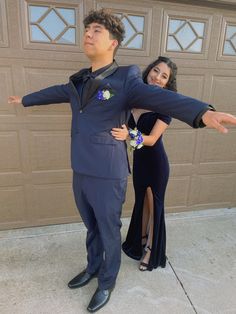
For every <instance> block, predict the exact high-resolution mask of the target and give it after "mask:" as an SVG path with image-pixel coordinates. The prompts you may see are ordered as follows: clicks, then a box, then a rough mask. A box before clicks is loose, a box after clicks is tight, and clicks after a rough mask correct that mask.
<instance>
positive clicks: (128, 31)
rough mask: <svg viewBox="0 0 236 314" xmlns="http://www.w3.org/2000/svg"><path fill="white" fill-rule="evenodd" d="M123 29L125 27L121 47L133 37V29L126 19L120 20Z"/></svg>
mask: <svg viewBox="0 0 236 314" xmlns="http://www.w3.org/2000/svg"><path fill="white" fill-rule="evenodd" d="M122 22H123V24H124V27H125V38H124V41H123V45H125V44H126V43H127V41H128V40H130V39H131V38H132V37H133V36H134V35H135V29H134V28H133V26H132V25H131V24H130V22H129V21H128V20H127V18H124V19H123V20H122Z"/></svg>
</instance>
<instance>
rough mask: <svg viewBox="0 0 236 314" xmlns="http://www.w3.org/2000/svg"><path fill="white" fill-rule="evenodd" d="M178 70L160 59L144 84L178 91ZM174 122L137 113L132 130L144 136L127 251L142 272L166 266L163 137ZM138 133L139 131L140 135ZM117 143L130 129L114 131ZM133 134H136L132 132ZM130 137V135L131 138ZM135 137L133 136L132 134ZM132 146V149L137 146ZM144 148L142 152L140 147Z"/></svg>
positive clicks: (136, 159)
mask: <svg viewBox="0 0 236 314" xmlns="http://www.w3.org/2000/svg"><path fill="white" fill-rule="evenodd" d="M176 74H177V66H176V65H175V63H173V62H172V61H171V60H170V59H169V58H166V57H159V58H158V59H157V60H155V61H154V62H153V63H151V64H150V65H149V66H148V67H147V68H146V70H145V71H144V72H143V80H144V82H145V83H147V84H150V85H156V86H159V87H161V88H166V89H169V90H172V91H175V92H176V91H177V89H176ZM170 121H171V118H170V117H168V116H165V115H161V114H158V113H155V112H150V111H147V110H142V109H134V110H133V112H132V115H131V118H130V120H129V123H128V125H129V128H131V129H135V130H136V129H138V131H140V132H141V133H142V136H141V137H142V140H143V142H142V143H141V145H140V137H139V140H138V142H137V146H138V144H139V146H138V147H136V149H134V154H133V157H134V158H133V184H134V190H135V204H134V209H133V213H132V218H131V222H130V226H129V230H128V234H127V237H126V240H125V242H124V243H123V244H122V249H123V251H124V252H125V253H126V254H127V255H128V256H129V257H131V258H133V259H135V260H141V262H140V266H139V269H140V270H141V271H146V270H149V271H151V270H152V269H153V268H157V267H158V266H160V267H165V266H166V230H165V218H164V198H165V191H166V186H167V182H168V178H169V162H168V159H167V155H166V152H165V149H164V146H163V142H162V134H163V133H164V131H165V130H166V128H167V127H168V125H169V124H170ZM136 132H137V131H136ZM111 133H112V135H113V136H114V137H115V138H116V139H117V140H125V139H126V137H127V134H128V131H127V128H126V126H124V125H123V126H122V129H119V128H114V129H112V132H111ZM131 133H132V132H131ZM131 133H130V134H131ZM131 136H132V134H131ZM133 143H134V142H132V146H135V145H134V144H133ZM142 145H144V146H143V147H142V148H141V149H137V148H140V146H142Z"/></svg>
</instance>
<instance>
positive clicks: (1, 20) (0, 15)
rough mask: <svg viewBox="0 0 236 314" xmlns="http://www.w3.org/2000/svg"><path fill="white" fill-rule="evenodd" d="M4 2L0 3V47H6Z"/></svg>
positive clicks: (3, 0) (6, 33) (6, 34)
mask: <svg viewBox="0 0 236 314" xmlns="http://www.w3.org/2000/svg"><path fill="white" fill-rule="evenodd" d="M6 13H7V12H6V1H5V0H2V1H1V2H0V47H7V46H8V32H7V14H6Z"/></svg>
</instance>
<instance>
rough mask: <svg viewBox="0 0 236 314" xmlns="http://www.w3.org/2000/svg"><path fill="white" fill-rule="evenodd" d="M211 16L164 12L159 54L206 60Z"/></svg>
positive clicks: (186, 12)
mask: <svg viewBox="0 0 236 314" xmlns="http://www.w3.org/2000/svg"><path fill="white" fill-rule="evenodd" d="M212 19H213V17H212V15H210V14H202V13H200V12H188V11H182V10H181V11H180V10H179V11H178V10H175V11H173V10H164V12H163V32H162V34H163V38H162V44H161V46H162V47H161V53H162V54H167V55H169V56H172V57H174V56H176V57H178V58H179V57H180V58H189V59H191V58H194V59H207V58H208V52H209V44H210V35H211V27H212Z"/></svg>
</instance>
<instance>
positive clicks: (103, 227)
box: [73, 172, 127, 289]
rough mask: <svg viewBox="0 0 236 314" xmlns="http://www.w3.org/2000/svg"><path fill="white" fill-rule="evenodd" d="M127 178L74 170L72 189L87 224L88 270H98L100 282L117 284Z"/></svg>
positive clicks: (108, 284) (109, 284) (103, 284)
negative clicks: (90, 174) (105, 177)
mask: <svg viewBox="0 0 236 314" xmlns="http://www.w3.org/2000/svg"><path fill="white" fill-rule="evenodd" d="M126 187H127V178H124V179H104V178H99V177H92V176H87V175H83V174H79V173H76V172H74V173H73V191H74V197H75V202H76V205H77V207H78V210H79V213H80V216H81V218H82V220H83V222H84V224H85V226H86V228H87V238H86V248H87V262H88V263H87V268H86V270H87V272H88V273H90V274H94V273H96V272H98V286H99V288H100V289H109V288H111V287H113V286H114V285H115V282H116V277H117V275H118V272H119V268H120V262H121V233H120V228H121V220H120V218H121V211H122V204H123V203H124V201H125V194H126Z"/></svg>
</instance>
